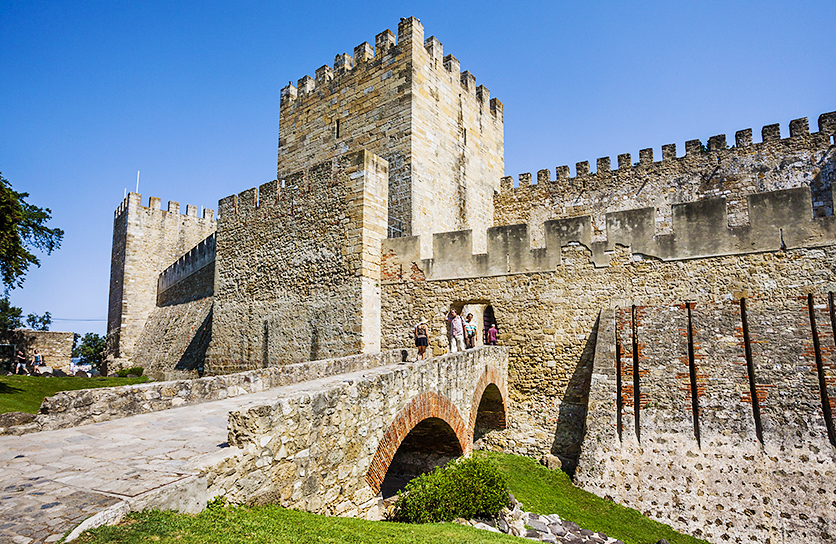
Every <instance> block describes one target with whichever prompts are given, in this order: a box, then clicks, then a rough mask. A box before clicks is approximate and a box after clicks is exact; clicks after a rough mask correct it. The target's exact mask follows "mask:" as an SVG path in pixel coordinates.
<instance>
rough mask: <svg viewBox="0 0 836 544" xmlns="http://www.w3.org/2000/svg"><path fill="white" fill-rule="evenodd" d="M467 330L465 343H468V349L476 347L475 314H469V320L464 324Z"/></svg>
mask: <svg viewBox="0 0 836 544" xmlns="http://www.w3.org/2000/svg"><path fill="white" fill-rule="evenodd" d="M464 330H465V339H464V341H465V344H467V349H473V348H475V347H476V337H477V332H476V322H475V321H473V314H467V321H465V324H464Z"/></svg>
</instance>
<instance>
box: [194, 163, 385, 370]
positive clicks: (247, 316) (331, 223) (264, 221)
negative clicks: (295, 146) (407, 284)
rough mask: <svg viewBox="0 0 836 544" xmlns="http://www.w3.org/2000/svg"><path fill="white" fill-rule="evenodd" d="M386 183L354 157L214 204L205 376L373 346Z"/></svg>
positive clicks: (374, 166) (376, 169) (372, 166)
mask: <svg viewBox="0 0 836 544" xmlns="http://www.w3.org/2000/svg"><path fill="white" fill-rule="evenodd" d="M387 179H388V175H387V167H386V162H385V161H383V160H381V159H380V158H378V157H376V156H375V155H373V154H371V153H368V152H365V151H362V152H359V153H355V154H351V155H343V156H340V157H338V158H336V159H334V160H330V161H326V162H322V163H319V164H317V165H314V166H312V167H311V168H309V169H306V170H303V171H300V172H297V173H295V174H292V175H287V176H285V177H284V178H283V180H282V182H281V184H279V182H275V181H274V182H270V183H267V184H264V185H262V186H261V187H259V188H258V189H250V190H248V191H244V192H243V193H240V194H238V195H232V196H230V197H227V198H224V199H222V200H221V201H220V206H219V207H220V219H219V223H218V230H217V235H216V238H217V240H216V254H217V257H216V267H215V294H214V309H213V316H212V339H211V343H210V348H209V354H208V356H207V363H206V370H207V372H210V373H223V372H230V371H234V370H246V369H251V368H258V367H262V366H269V365H277V364H279V365H280V364H287V363H294V362H300V361H304V360H315V359H322V358H326V357H336V356H342V355H349V354H353V353H370V352H375V351H377V350H379V349H380V343H379V336H378V333H377V330H378V329H379V326H380V302H379V301H380V294H379V290H380V287H379V281H380V245H381V242H382V240H383V238H385V236H386V186H387Z"/></svg>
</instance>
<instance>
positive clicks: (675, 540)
mask: <svg viewBox="0 0 836 544" xmlns="http://www.w3.org/2000/svg"><path fill="white" fill-rule="evenodd" d="M476 455H478V456H480V457H486V458H488V459H491V460H493V461H494V462H496V463H497V464H498V465H499V469H500V471H501V472H503V473H505V474H506V475H507V476H508V487H509V489H510V491H511V493H513V494H514V497H516V499H517V500H518V501H520V502H521V503H522V505H523V508H524V509H525V510H526V511H527V512H534V513H535V514H557V515H559V516H560V517H561V519H566V520H569V521H574V522H575V523H577V524H578V525H580V526H581V528H583V529H590V530H592V531H600V532H602V533H604V534H606V535H607V536H611V537H614V538H617V539H619V540H622V541H624V542H625V544H646V543H655V542H658V541H659V539H662V538H664V539H667V540H668V542H670V543H671V544H706V543H705V541H704V540H700V539H698V538H694V537H692V536H688V535H683V534H681V533H677V532H676V531H674V530H673V529H671V528H670V527H668V526H667V525H664V524H662V523H659V522H657V521H653V520H651V519H648V518H646V517H644V516H642V515H641V514H640V513H639V512H637V511H636V510H633V509H632V508H625V507H623V506H621V505H619V504H616V503H614V502H612V501H608V500H605V499H602V498H600V497H598V496H597V495H595V494H593V493H589V492H588V491H584V490H583V489H580V488H578V487H575V486H574V485H573V484H572V481H571V480H570V479H569V476H567V475H566V474H565V473H564V472H562V471H559V470H549V469H547V468H546V467H544V466H542V465H541V464H540V463H538V462H536V461H535V460H533V459H530V458H528V457H519V456H516V455H506V454H502V453H492V452H476Z"/></svg>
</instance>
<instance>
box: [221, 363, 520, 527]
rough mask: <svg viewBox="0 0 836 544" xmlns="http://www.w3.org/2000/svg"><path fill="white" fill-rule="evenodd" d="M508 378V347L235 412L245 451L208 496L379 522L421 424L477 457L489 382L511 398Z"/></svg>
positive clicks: (228, 462) (314, 387)
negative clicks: (389, 481) (400, 461)
mask: <svg viewBox="0 0 836 544" xmlns="http://www.w3.org/2000/svg"><path fill="white" fill-rule="evenodd" d="M506 370H507V351H506V350H505V349H503V348H499V347H481V348H477V349H475V350H468V351H466V352H459V353H456V354H450V355H446V356H443V357H436V358H433V359H430V360H426V361H419V362H415V363H405V364H403V365H394V366H389V367H381V368H378V369H370V370H369V371H364V372H363V373H362V374H353V375H346V376H343V377H342V378H343V379H341V380H339V381H337V382H334V381H328V380H326V381H323V382H322V383H315V382H314V383H309V384H306V386H305V387H304V388H300V390H299V391H297V392H296V393H293V394H290V395H287V396H283V397H282V398H280V399H278V402H275V403H271V404H266V405H263V406H251V407H248V408H246V409H242V410H239V411H237V412H233V413H231V414H230V419H229V443H230V445H232V446H237V447H240V448H242V451H241V453H240V454H239V455H238V456H236V457H228V458H227V459H225V460H224V461H223V462H222V463H221V464H219V465H218V466H216V467H215V468H214V469H213V470H212V471H211V472H210V474H208V479H207V481H208V484H209V495H210V496H212V495H223V496H224V497H226V498H227V499H229V500H231V501H234V502H239V503H266V502H277V503H280V504H282V505H283V506H285V507H288V508H298V509H301V510H307V511H310V512H315V513H320V514H328V515H341V516H364V517H369V518H379V516H380V514H381V512H380V511H379V509H378V500H377V494H378V491H379V488H380V482H381V481H382V479H383V475H384V474H385V472H386V468H387V466H388V462H386V461H385V459H386V458H388V459H389V460H391V458H392V455H394V452H395V450H397V448H398V446H399V445H400V443H401V441H402V440H403V439H404V438H405V437H406V435H407V434H408V433H409V432H410V431H411V430H412V428H413V427H414V425H416V424H417V423H420V422H421V421H424V420H426V419H428V418H437V419H440V420H442V421H444V423H445V424H446V425H448V426H449V427H450V428H452V429H453V431H454V432H455V436H454V438H453V439H454V440H456V441H459V442H460V445H461V447H462V449H463V451H464V452H465V453H468V452H469V451H470V449H471V448H472V443H473V431H474V424H475V420H476V417H475V416H476V411H477V409H478V408H479V404H480V402H481V399H482V393H483V392H484V390H485V387H486V386H487V385H488V384H490V383H493V384H494V385H496V386H497V388H498V389H499V391H501V392H503V393H504V392H505V376H506ZM486 375H487V376H489V378H485V376H486ZM503 400H504V399H503Z"/></svg>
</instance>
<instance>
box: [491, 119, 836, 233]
mask: <svg viewBox="0 0 836 544" xmlns="http://www.w3.org/2000/svg"><path fill="white" fill-rule="evenodd" d="M818 125H819V132H815V133H812V134H811V133H810V132H809V128H808V122H807V119H806V118H804V119H797V120H794V121H792V122H791V123H790V135H789V137H788V138H784V139H781V138H780V136H781V133H780V127H779V125H777V124H776V125H768V126H766V127H764V128H763V130H762V131H761V132H762V140H763V141H762V142H761V143H753V141H752V130H751V129H746V130H741V131H738V132H737V134H736V137H735V145H734V146H732V147H731V148H728V147H727V143H726V137H725V135H719V136H714V137H712V138H710V139H709V141H708V145H707V146H706V147H704V148H703V147H701V144H700V142H699V140H690V141H688V142H686V143H685V148H686V151H685V155H684V156H682V157H677V151H676V146H675V145H674V144H669V145H665V146H662V159H661V161H656V162H654V157H653V149H643V150H641V151H640V153H639V154H640V159H639V161H638V162H637V163H635V164H634V163H632V159H631V156H630V154H623V155H619V156H618V168H617V169H611V167H610V158H609V157H604V158H601V159H598V161H597V171H596V172H594V173H590V171H589V163H588V162H580V163H578V164H577V165H576V175H575V177H569V167H568V166H561V167H558V168H557V169H556V180H554V179H550V174H549V172H548V170H540V171H539V172H538V173H537V178H536V180H535V179H533V178H532V176H531V175H530V174H522V175H520V177H519V187H513V179H512V178H510V177H506V178H504V179H503V180H502V190H501V192H500V194H498V195H497V196H496V197H495V206H496V215H495V218H494V225H495V226H499V225H513V224H518V223H527V224H529V225H530V226H531V229H532V232H531V239H532V243H533V244H534V245H535V246H538V247H542V245H543V237H544V234H545V233H544V229H543V223H544V221H547V220H549V219H557V218H568V217H578V216H587V215H588V216H591V219H592V241H596V242H597V241H601V240H602V239H603V237H604V236H605V232H606V214H607V213H612V212H619V211H623V210H631V209H642V208H653V209H655V225H654V228H653V230H652V231H651V234H656V235H664V234H670V233H671V232H672V231H673V228H674V227H673V224H672V219H673V212H672V206H673V205H675V204H679V203H684V202H695V201H700V200H703V199H706V198H716V197H723V198H725V199H726V206H727V211H728V221H729V226H730V227H738V226H744V225H746V224H748V223H749V221H750V213H749V208H748V200H747V198H746V197H747V196H750V195H753V194H756V193H763V192H768V191H777V190H781V189H791V188H796V187H809V188H810V190H811V195H812V199H811V205H812V208H813V210H814V212H815V215H816V216H817V217H822V216H828V215H832V214H833V196H832V191H831V184H832V182H833V180H834V176H836V173H835V172H836V148H834V147H832V143H833V133H834V130H836V129H835V128H834V127H836V112H832V113H826V114H822V115H821V116H820V117H819V120H818Z"/></svg>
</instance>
